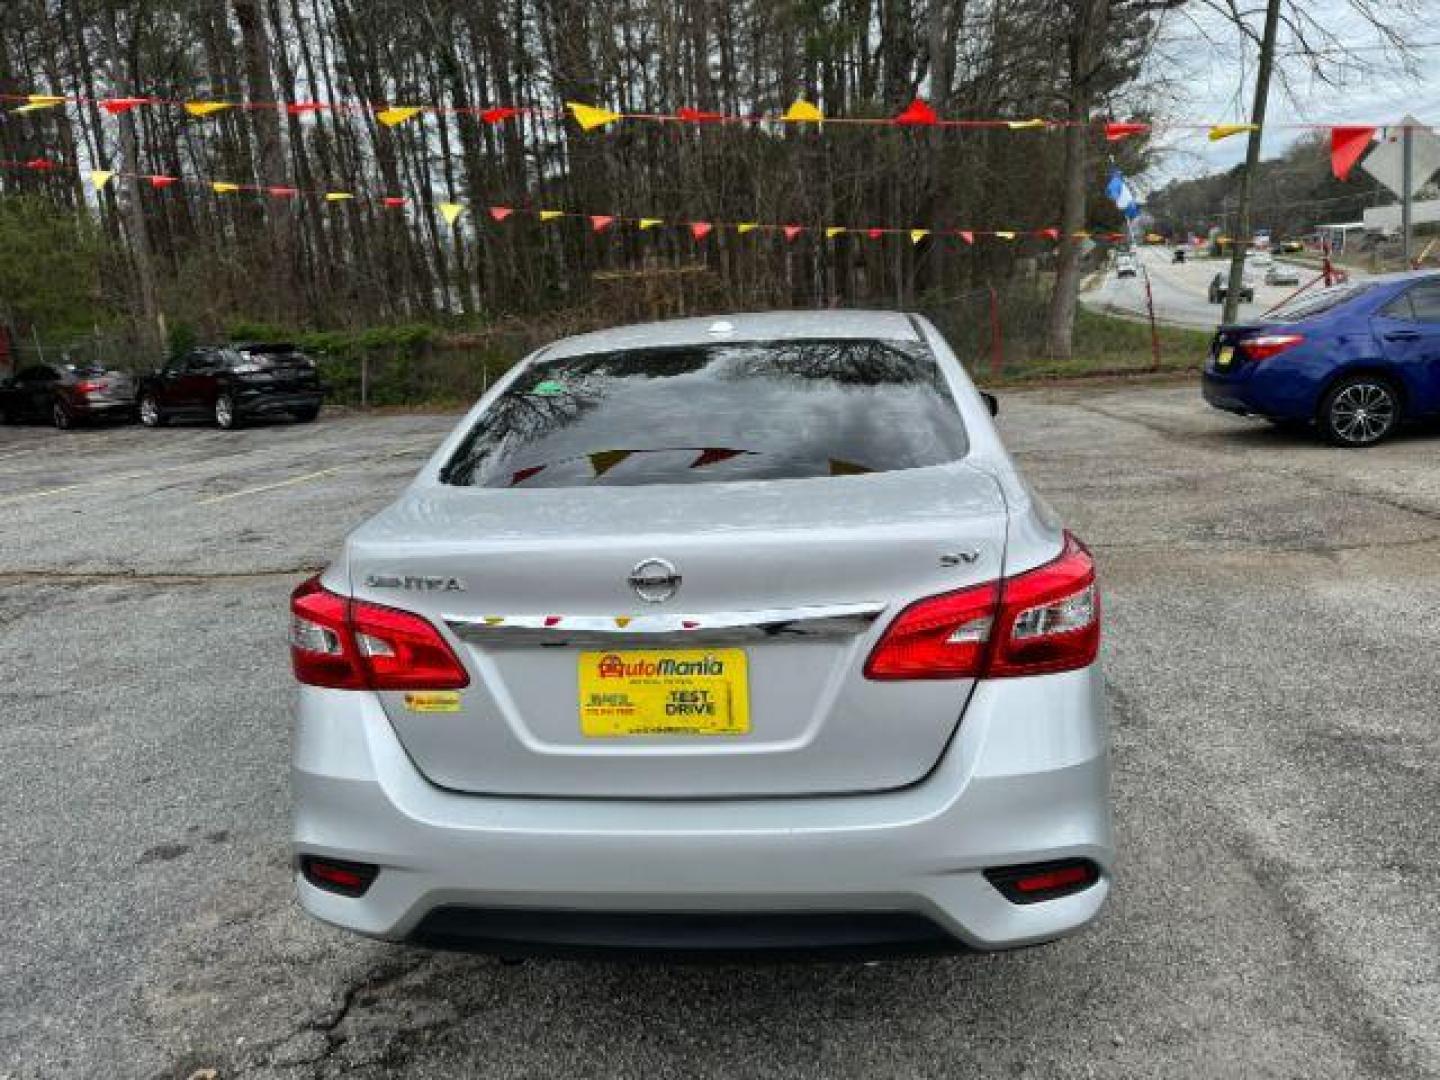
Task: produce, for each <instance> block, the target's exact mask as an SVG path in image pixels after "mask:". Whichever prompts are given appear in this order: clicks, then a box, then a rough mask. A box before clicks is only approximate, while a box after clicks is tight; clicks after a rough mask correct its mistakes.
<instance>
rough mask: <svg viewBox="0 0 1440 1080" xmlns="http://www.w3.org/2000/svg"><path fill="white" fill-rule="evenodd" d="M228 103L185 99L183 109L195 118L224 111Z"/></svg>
mask: <svg viewBox="0 0 1440 1080" xmlns="http://www.w3.org/2000/svg"><path fill="white" fill-rule="evenodd" d="M228 108H230V105H229V104H228V103H227V102H224V101H187V102H186V103H185V111H186V112H187V113H189V114H190V115H191V116H194V117H196V118H203V117H206V116H213V115H215V113H217V112H224V111H225V110H226V109H228Z"/></svg>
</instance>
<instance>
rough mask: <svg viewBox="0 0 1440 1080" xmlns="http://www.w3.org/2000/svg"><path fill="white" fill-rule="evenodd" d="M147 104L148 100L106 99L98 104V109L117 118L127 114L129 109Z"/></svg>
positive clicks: (128, 98) (131, 98)
mask: <svg viewBox="0 0 1440 1080" xmlns="http://www.w3.org/2000/svg"><path fill="white" fill-rule="evenodd" d="M148 104H150V99H149V98H143V97H113V98H106V99H105V100H104V101H102V102H100V107H101V108H102V109H104V110H105V111H106V112H107V113H109V114H110V115H111V116H119V115H120V114H121V113H127V112H129V111H130V110H131V109H134V108H138V107H139V106H141V105H148Z"/></svg>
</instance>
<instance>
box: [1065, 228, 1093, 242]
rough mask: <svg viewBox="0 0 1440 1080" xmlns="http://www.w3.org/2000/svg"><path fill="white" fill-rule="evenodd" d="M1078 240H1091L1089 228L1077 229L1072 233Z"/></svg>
mask: <svg viewBox="0 0 1440 1080" xmlns="http://www.w3.org/2000/svg"><path fill="white" fill-rule="evenodd" d="M1070 235H1071V236H1072V237H1073V238H1074V239H1076V240H1089V239H1090V232H1089V230H1087V229H1077V230H1076V231H1075V232H1072V233H1071V234H1070Z"/></svg>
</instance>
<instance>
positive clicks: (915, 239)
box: [910, 229, 930, 244]
mask: <svg viewBox="0 0 1440 1080" xmlns="http://www.w3.org/2000/svg"><path fill="white" fill-rule="evenodd" d="M929 235H930V230H929V229H911V230H910V243H912V244H918V243H919V242H920V241H921V240H924V239H925V237H927V236H929Z"/></svg>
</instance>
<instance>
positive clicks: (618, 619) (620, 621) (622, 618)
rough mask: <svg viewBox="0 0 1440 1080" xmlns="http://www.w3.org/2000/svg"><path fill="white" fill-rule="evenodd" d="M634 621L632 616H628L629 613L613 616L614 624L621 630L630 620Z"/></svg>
mask: <svg viewBox="0 0 1440 1080" xmlns="http://www.w3.org/2000/svg"><path fill="white" fill-rule="evenodd" d="M634 621H635V619H634V617H633V616H630V615H616V616H615V625H616V626H618V627H619V628H620V629H621V630H624V629H625V627H627V626H629V625H630V624H631V623H632V622H634Z"/></svg>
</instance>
